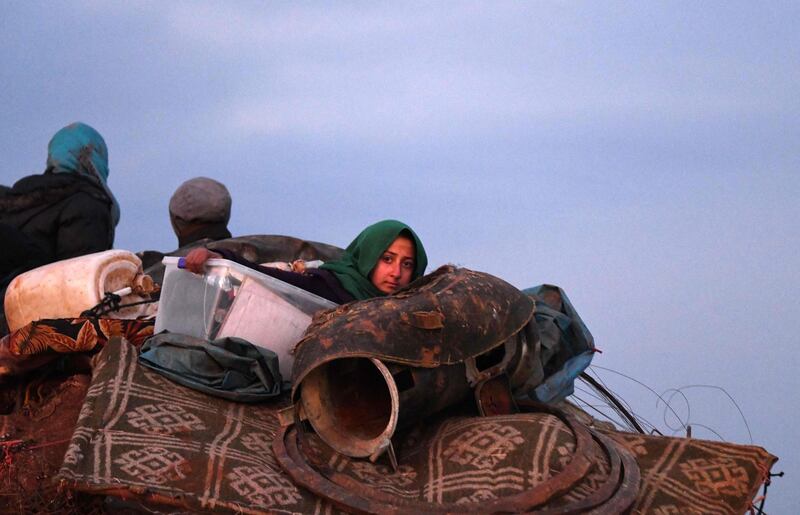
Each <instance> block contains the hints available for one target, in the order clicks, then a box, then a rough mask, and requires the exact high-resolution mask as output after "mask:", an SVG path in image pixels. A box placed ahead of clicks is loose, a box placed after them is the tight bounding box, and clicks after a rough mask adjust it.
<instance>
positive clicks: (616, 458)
mask: <svg viewBox="0 0 800 515" xmlns="http://www.w3.org/2000/svg"><path fill="white" fill-rule="evenodd" d="M589 431H590V432H591V433H592V436H593V437H594V439H595V441H596V442H597V443H598V445H599V446H600V448H601V449H603V450H604V451H605V454H606V457H607V458H608V461H609V465H610V468H609V471H608V478H607V479H606V481H604V482H603V484H602V486H601V487H600V488H598V489H597V490H595V491H594V492H592V493H591V494H589V495H588V496H586V497H584V498H583V499H581V500H579V501H577V502H575V503H573V504H570V505H567V506H562V507H560V508H553V509H543V510H536V511H535V513H537V514H539V515H571V514H575V513H584V512H586V511H587V510H590V509H592V508H595V507H597V506H599V505H601V504H603V503H605V502H607V501H608V500H609V499H611V498H612V496H613V495H614V493H615V492H616V491H618V488H619V486H620V484H621V482H622V479H621V477H620V473H621V472H622V471H623V470H622V459H621V458H620V455H619V453H618V452H617V448H616V447H614V446H613V445H612V444H611V442H609V441H608V440H607V439H603V438H599V436H600V435H598V434H596V433H595V432H594V431H591V429H590V430H589Z"/></svg>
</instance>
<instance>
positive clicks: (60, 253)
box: [0, 173, 114, 266]
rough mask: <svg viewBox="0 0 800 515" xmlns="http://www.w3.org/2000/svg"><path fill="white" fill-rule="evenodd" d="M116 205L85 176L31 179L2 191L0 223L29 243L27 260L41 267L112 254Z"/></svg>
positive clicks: (47, 174)
mask: <svg viewBox="0 0 800 515" xmlns="http://www.w3.org/2000/svg"><path fill="white" fill-rule="evenodd" d="M111 206H112V201H111V199H110V198H109V197H108V195H107V194H106V192H105V191H104V190H103V188H102V187H100V186H99V185H97V184H95V183H94V182H92V181H91V180H89V179H87V178H85V177H82V176H80V175H77V174H65V173H59V174H50V173H45V174H41V175H31V176H28V177H25V178H23V179H20V180H19V181H17V183H16V184H14V186H13V187H12V188H10V189H7V190H3V191H0V223H2V224H6V225H7V226H9V227H12V228H14V229H16V230H18V231H19V232H21V233H23V234H24V235H25V236H27V238H29V240H30V242H32V243H33V249H34V250H32V251H28V252H27V253H28V260H29V262H30V263H33V262H34V261H35V262H36V263H35V265H34V266H36V265H40V264H45V263H51V262H53V261H58V260H61V259H67V258H71V257H75V256H81V255H84V254H91V253H93V252H99V251H102V250H107V249H110V248H111V247H112V245H113V243H114V224H113V223H112V217H111ZM30 242H29V243H30ZM6 243H7V242H4V244H3V245H2V246H3V247H4V248H7V247H8V246H7V245H6ZM0 252H3V253H7V254H11V250H10V249H9V250H3V251H0ZM31 254H33V255H31Z"/></svg>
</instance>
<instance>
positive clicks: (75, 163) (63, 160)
mask: <svg viewBox="0 0 800 515" xmlns="http://www.w3.org/2000/svg"><path fill="white" fill-rule="evenodd" d="M45 173H71V174H76V175H80V176H82V177H85V178H87V179H89V180H90V181H92V182H94V183H95V184H98V185H99V186H100V187H102V188H103V190H104V191H105V192H106V195H108V198H109V199H110V200H111V219H112V222H113V223H114V226H115V227H116V225H117V224H118V223H119V203H118V202H117V199H116V198H115V197H114V194H113V193H111V190H110V189H109V188H108V184H107V182H108V147H106V142H105V140H104V139H103V136H101V135H100V133H99V132H97V131H96V130H94V129H93V128H92V127H90V126H89V125H86V124H85V123H81V122H75V123H71V124H69V125H67V126H66V127H64V128H63V129H61V130H60V131H58V132H56V133H55V135H53V138H52V139H51V140H50V144H49V145H48V146H47V169H46V170H45Z"/></svg>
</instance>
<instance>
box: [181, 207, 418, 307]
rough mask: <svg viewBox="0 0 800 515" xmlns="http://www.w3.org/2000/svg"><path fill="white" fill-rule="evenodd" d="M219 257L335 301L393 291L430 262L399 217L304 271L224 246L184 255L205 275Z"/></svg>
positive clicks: (188, 263) (188, 264)
mask: <svg viewBox="0 0 800 515" xmlns="http://www.w3.org/2000/svg"><path fill="white" fill-rule="evenodd" d="M215 257H217V258H218V257H223V258H225V259H229V260H231V261H236V262H238V263H240V264H243V265H245V266H248V267H250V268H253V269H255V270H258V271H259V272H262V273H265V274H267V275H270V276H272V277H275V278H277V279H280V280H282V281H284V282H287V283H289V284H293V285H295V286H297V287H299V288H302V289H304V290H306V291H309V292H311V293H314V294H316V295H319V296H320V297H324V298H326V299H328V300H331V301H333V302H336V303H337V304H343V303H345V302H350V301H353V300H363V299H368V298H371V297H380V296H383V295H387V294H391V293H394V292H395V291H397V290H399V289H400V288H403V287H405V286H407V285H408V284H409V283H410V282H411V281H413V280H414V279H417V278H419V277H421V276H422V275H423V274H424V273H425V268H426V267H427V266H428V257H427V255H426V254H425V248H424V247H423V246H422V241H421V240H420V239H419V237H418V236H417V234H416V233H415V232H414V231H413V229H411V227H409V226H408V225H406V224H404V223H403V222H400V221H397V220H383V221H380V222H377V223H374V224H372V225H370V226H369V227H367V228H366V229H364V230H363V231H361V233H360V234H359V235H358V236H356V238H355V239H354V240H353V241H352V242H351V243H350V245H348V246H347V249H345V251H344V254H343V255H342V257H341V258H340V259H339V260H337V261H331V262H329V263H325V264H324V265H322V266H321V267H320V268H318V269H308V270H307V271H306V272H304V273H302V274H300V273H297V272H288V271H285V270H279V269H277V268H268V267H262V266H260V265H257V264H254V263H251V262H250V261H247V260H245V259H243V258H241V257H239V256H237V255H235V254H234V253H232V252H230V251H228V250H225V249H217V250H216V251H213V252H212V251H210V250H208V249H205V248H198V249H195V250H193V251H192V252H190V253H189V254H188V255H187V256H186V261H185V266H186V268H187V269H188V270H191V271H193V272H196V273H202V271H203V264H204V263H205V261H206V260H207V259H211V258H215Z"/></svg>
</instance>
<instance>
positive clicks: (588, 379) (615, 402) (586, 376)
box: [580, 372, 646, 434]
mask: <svg viewBox="0 0 800 515" xmlns="http://www.w3.org/2000/svg"><path fill="white" fill-rule="evenodd" d="M580 378H581V379H583V380H584V381H586V382H587V383H589V384H590V385H591V386H592V387H593V388H594V389H595V390H597V391H598V392H600V393H601V394H602V395H603V397H605V398H606V399H608V400H609V401H610V402H611V404H613V405H614V406H615V407H616V408H617V413H621V414H622V415H623V416H624V417H625V418H626V419H627V420H628V422H630V423H631V425H632V426H633V427H634V428H635V429H636V430H637V431H639V433H641V434H646V433H645V430H644V429H642V426H640V425H639V422H638V421H637V420H636V418H635V417H634V416H633V415H631V414H630V413H629V412H628V410H627V409H625V406H623V405H622V403H621V402H619V401H618V400H617V398H616V397H614V396H613V395H612V394H611V392H609V391H608V390H606V389H605V387H603V385H601V384H600V383H598V382H597V381H595V379H594V377H592V376H590V375H589V374H587V373H586V372H581V375H580Z"/></svg>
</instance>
